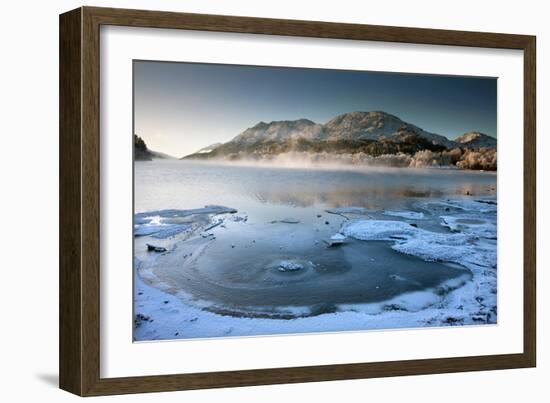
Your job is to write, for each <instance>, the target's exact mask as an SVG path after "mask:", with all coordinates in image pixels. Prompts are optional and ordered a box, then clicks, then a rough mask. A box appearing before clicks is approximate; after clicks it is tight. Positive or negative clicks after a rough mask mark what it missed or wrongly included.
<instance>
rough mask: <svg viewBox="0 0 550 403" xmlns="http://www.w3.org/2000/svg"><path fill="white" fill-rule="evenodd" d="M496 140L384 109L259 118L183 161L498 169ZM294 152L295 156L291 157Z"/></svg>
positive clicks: (477, 133)
mask: <svg viewBox="0 0 550 403" xmlns="http://www.w3.org/2000/svg"><path fill="white" fill-rule="evenodd" d="M496 145H497V140H496V139H495V138H493V137H490V136H487V135H485V134H482V133H479V132H470V133H465V134H463V135H462V136H460V137H458V138H457V139H456V140H454V141H452V140H449V139H448V138H447V137H445V136H442V135H439V134H436V133H431V132H428V131H426V130H424V129H422V128H420V127H418V126H415V125H414V124H412V123H408V122H405V121H403V120H401V119H400V118H398V117H397V116H394V115H391V114H389V113H386V112H383V111H372V112H350V113H344V114H342V115H339V116H336V117H335V118H333V119H331V120H330V121H328V122H327V123H325V124H319V123H315V122H313V121H311V120H308V119H298V120H283V121H274V122H270V123H266V122H260V123H258V124H256V125H255V126H253V127H250V128H248V129H246V130H245V131H243V132H242V133H240V134H239V135H237V136H236V137H234V138H233V139H232V140H230V141H228V142H226V143H223V144H214V145H211V146H208V147H205V148H202V149H200V150H198V151H197V152H195V153H193V154H190V155H187V156H185V157H183V158H182V159H202V160H207V159H222V160H239V159H251V160H273V159H274V158H275V157H278V156H281V157H283V158H286V157H287V156H288V157H291V158H296V157H298V158H302V159H304V158H305V159H306V160H308V159H309V160H311V161H316V162H319V161H340V162H342V163H345V164H348V163H351V164H375V165H376V164H386V165H388V166H410V167H430V166H431V167H433V166H456V167H458V168H460V169H484V170H496V169H497V165H496V162H497V158H496V157H497V155H496ZM291 154H293V155H291Z"/></svg>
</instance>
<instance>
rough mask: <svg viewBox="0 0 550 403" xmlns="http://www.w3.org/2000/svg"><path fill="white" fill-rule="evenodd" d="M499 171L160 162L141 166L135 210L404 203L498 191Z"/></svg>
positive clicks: (137, 173)
mask: <svg viewBox="0 0 550 403" xmlns="http://www.w3.org/2000/svg"><path fill="white" fill-rule="evenodd" d="M496 190H497V189H496V173H492V172H476V171H459V170H451V169H410V168H404V169H401V168H382V167H361V168H359V167H353V166H349V165H348V166H347V165H344V164H330V165H320V166H319V165H307V164H300V163H295V164H294V165H290V164H289V165H281V164H276V163H271V164H269V163H265V162H263V163H253V162H252V161H248V162H240V163H229V162H228V163H221V162H215V163H210V162H197V161H186V160H183V161H180V160H157V161H153V162H138V163H136V164H135V193H134V199H135V200H134V201H135V212H142V211H149V210H160V209H167V208H177V209H188V208H197V207H203V206H205V205H209V204H221V205H227V206H230V207H234V208H237V209H238V210H240V211H246V212H247V213H248V214H253V213H254V212H256V211H257V210H258V209H261V210H263V209H265V208H267V207H270V208H275V209H277V208H282V207H285V208H291V207H307V206H315V207H317V208H320V209H323V208H332V207H342V206H358V207H366V208H373V209H389V208H397V207H405V206H407V205H408V204H410V202H411V198H429V197H453V196H464V195H466V194H469V195H472V196H495V195H496Z"/></svg>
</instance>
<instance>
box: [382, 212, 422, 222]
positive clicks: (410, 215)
mask: <svg viewBox="0 0 550 403" xmlns="http://www.w3.org/2000/svg"><path fill="white" fill-rule="evenodd" d="M384 214H385V215H389V216H392V217H401V218H405V219H407V220H422V219H424V214H423V213H418V212H416V211H390V210H386V211H384Z"/></svg>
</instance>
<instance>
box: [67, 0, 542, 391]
mask: <svg viewBox="0 0 550 403" xmlns="http://www.w3.org/2000/svg"><path fill="white" fill-rule="evenodd" d="M102 25H120V26H131V27H149V28H172V29H185V30H201V31H215V32H231V33H250V34H267V35H285V36H301V37H316V38H334V39H351V40H358V41H362V40H368V41H381V42H400V43H415V44H433V45H449V46H455V45H456V46H468V47H481V48H498V49H519V50H523V52H524V78H523V79H524V100H523V104H524V133H523V136H524V245H523V247H524V257H523V259H524V268H523V270H524V271H523V276H524V290H523V295H524V306H523V315H524V328H523V343H524V348H523V353H521V354H504V355H490V356H468V357H457V358H440V359H420V360H407V361H392V362H374V363H359V364H357V363H354V364H342V365H323V366H307V367H292V368H276V369H254V370H239V371H228V372H211V373H193V374H173V375H158V376H140V377H127V378H101V377H100V315H99V312H100V310H99V309H100V307H99V301H100V299H99V290H100V277H99V264H100V263H99V248H100V236H101V234H100V225H99V222H100V214H99V205H100V172H99V166H100V164H99V161H100V147H99V138H100V136H99V131H100V127H99V113H100V105H99V102H100V101H99V99H100V98H99V91H100V89H99V88H100V84H99V71H100V62H99V54H100V49H99V44H100V41H99V35H100V26H102ZM535 54H536V50H535V37H534V36H527V35H510V34H497V33H482V32H460V31H447V30H435V29H419V28H401V27H389V26H373V25H356V24H339V23H328V22H313V21H294V20H276V19H264V18H250V17H229V16H219V15H201V14H185V13H172V12H159V11H143V10H122V9H110V8H95V7H81V8H78V9H75V10H73V11H69V12H67V13H65V14H62V15H61V16H60V87H59V91H60V195H59V196H60V255H59V258H60V274H59V285H60V294H59V300H60V313H59V315H60V316H59V319H60V344H59V361H60V387H61V388H62V389H64V390H66V391H69V392H72V393H75V394H77V395H81V396H94V395H111V394H121V393H140V392H161V391H172V390H188V389H200V388H218V387H233V386H248V385H264V384H278V383H295V382H315V381H328V380H342V379H358V378H371V377H373V378H374V377H388V376H402V375H418V374H434V373H449V372H460V371H480V370H496V369H508V368H526V367H533V366H535V363H536V347H535V346H536V311H535V302H536V295H535V265H536V261H535V255H536V250H535V248H536V245H535V244H536V217H535V207H536V204H535V203H536V172H535V169H536V160H535V150H536V149H535V121H536V119H535V112H536V105H535V100H536V96H535V89H536V85H535V83H536V79H535V60H536V56H535Z"/></svg>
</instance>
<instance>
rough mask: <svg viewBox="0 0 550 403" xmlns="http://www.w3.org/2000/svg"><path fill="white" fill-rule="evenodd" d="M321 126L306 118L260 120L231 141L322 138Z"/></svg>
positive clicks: (257, 141) (262, 141) (243, 142)
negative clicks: (274, 120) (269, 121)
mask: <svg viewBox="0 0 550 403" xmlns="http://www.w3.org/2000/svg"><path fill="white" fill-rule="evenodd" d="M324 137H325V136H324V133H323V126H322V125H320V124H318V123H314V122H312V121H311V120H308V119H299V120H283V121H279V122H271V123H265V122H260V123H258V124H257V125H255V126H254V127H251V128H249V129H246V130H245V131H244V132H242V133H241V134H239V135H238V136H237V137H235V138H234V139H233V140H231V142H233V143H238V144H243V145H250V144H255V143H266V142H270V141H274V142H281V141H287V140H297V139H300V138H303V139H307V140H323V139H324Z"/></svg>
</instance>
